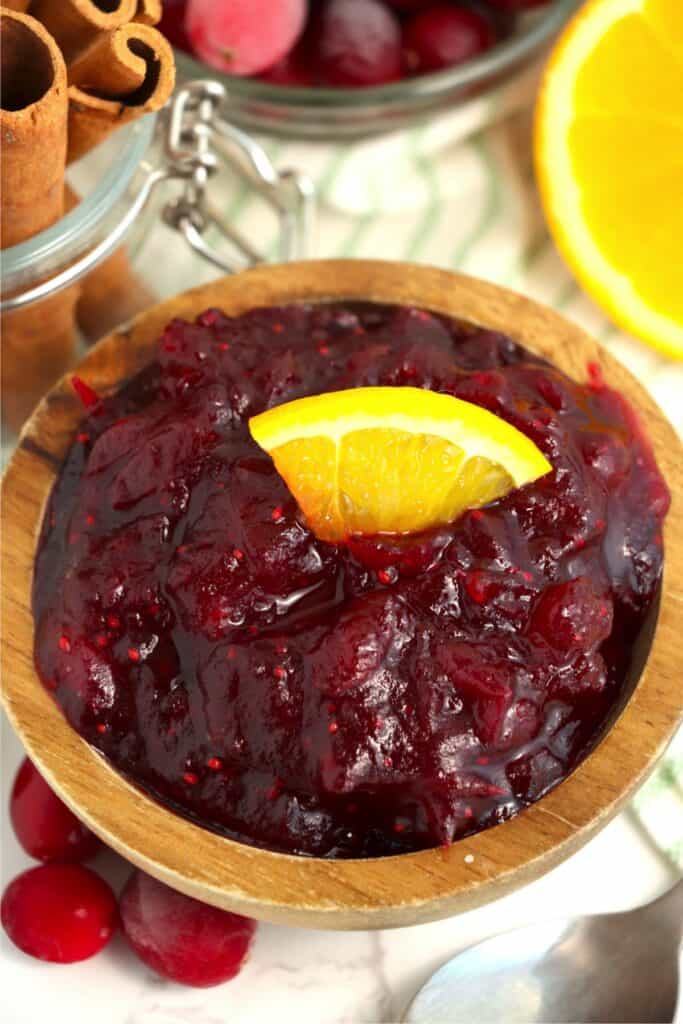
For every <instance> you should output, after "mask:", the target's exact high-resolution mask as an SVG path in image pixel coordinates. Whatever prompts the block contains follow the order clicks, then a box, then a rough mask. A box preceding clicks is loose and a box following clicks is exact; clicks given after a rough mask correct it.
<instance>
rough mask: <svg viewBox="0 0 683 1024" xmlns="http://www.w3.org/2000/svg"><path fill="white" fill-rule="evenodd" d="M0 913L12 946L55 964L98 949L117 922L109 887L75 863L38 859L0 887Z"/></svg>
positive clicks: (97, 951) (110, 934) (66, 961)
mask: <svg viewBox="0 0 683 1024" xmlns="http://www.w3.org/2000/svg"><path fill="white" fill-rule="evenodd" d="M0 917H1V918H2V925H3V928H4V929H5V931H6V932H7V934H8V935H9V937H10V939H11V940H12V942H13V943H14V945H15V946H18V947H19V949H21V950H23V952H24V953H28V955H29V956H34V957H36V959H38V960H49V961H51V962H52V963H59V964H71V963H75V962H76V961H77V960H87V959H88V958H89V957H91V956H94V955H95V953H99V951H100V950H101V949H103V947H104V946H106V945H107V943H108V942H109V940H110V938H111V937H112V935H113V934H114V930H115V928H116V925H117V921H118V915H117V911H116V899H115V897H114V894H113V892H112V891H111V889H110V888H109V886H108V885H107V883H106V882H104V881H102V879H101V878H100V877H99V875H96V874H95V873H94V872H93V871H90V870H89V868H84V867H82V865H80V864H42V865H41V866H40V867H37V868H31V869H30V870H29V871H24V872H23V874H21V875H18V876H17V877H16V878H15V879H14V881H13V882H10V884H9V885H8V886H7V888H6V889H5V892H4V895H3V897H2V904H1V905H0Z"/></svg>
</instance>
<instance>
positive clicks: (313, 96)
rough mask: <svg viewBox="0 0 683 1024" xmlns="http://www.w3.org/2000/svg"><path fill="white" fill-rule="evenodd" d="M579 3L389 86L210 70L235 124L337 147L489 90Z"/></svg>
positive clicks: (189, 65)
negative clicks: (288, 80)
mask: <svg viewBox="0 0 683 1024" xmlns="http://www.w3.org/2000/svg"><path fill="white" fill-rule="evenodd" d="M581 3H583V0H551V2H550V3H549V4H548V6H547V7H544V8H542V9H541V8H539V9H538V10H533V11H529V12H527V13H526V14H523V15H522V16H521V17H519V18H518V20H517V25H516V28H515V31H514V32H513V34H512V35H511V36H510V38H509V39H506V40H504V41H503V42H501V43H499V44H498V45H497V46H495V47H494V48H493V49H491V50H488V51H487V52H486V53H482V54H480V55H479V56H478V57H475V58H473V59H472V60H469V61H467V63H466V64H462V65H459V66H458V67H453V68H446V69H445V70H443V71H437V72H434V73H432V74H427V75H419V76H418V77H416V78H404V79H402V80H401V81H399V82H393V83H391V84H389V85H378V86H371V87H367V88H361V89H358V88H356V89H351V88H346V89H344V88H334V89H330V88H325V89H323V88H308V87H306V88H302V87H296V86H283V85H274V84H273V83H271V82H262V81H259V80H258V79H256V78H239V77H237V76H234V75H231V76H229V75H222V74H220V73H219V72H216V71H214V70H213V69H208V70H210V73H211V75H212V76H215V77H216V79H217V80H218V81H220V82H221V84H222V85H223V86H224V87H225V88H226V90H227V93H228V97H229V102H230V117H231V120H232V121H233V122H234V123H235V124H239V125H241V126H243V127H245V128H247V129H249V130H250V131H263V132H268V133H271V134H274V135H280V136H284V137H287V138H301V139H320V140H325V141H330V140H331V141H335V142H338V141H339V140H340V139H353V138H360V137H363V136H368V135H376V134H377V133H379V132H387V131H395V130H397V129H400V128H406V127H408V126H409V125H412V124H415V123H416V122H420V121H423V120H425V119H426V118H428V117H431V116H433V115H434V114H438V113H442V112H444V111H447V110H453V109H455V108H457V106H458V105H459V104H460V103H462V102H464V101H466V100H468V99H470V98H471V97H472V96H473V95H481V94H484V93H486V92H488V91H489V90H490V89H492V88H493V87H495V86H496V85H500V84H501V83H502V82H504V81H506V80H507V79H508V78H510V77H511V76H512V75H513V74H514V73H515V72H516V71H519V70H520V69H521V68H522V67H523V66H525V65H527V64H529V63H530V62H531V61H532V60H533V59H534V58H535V57H537V56H538V55H539V54H540V53H541V52H542V51H543V50H544V48H545V47H547V45H548V44H549V43H550V41H551V40H552V39H553V38H554V37H555V36H556V35H557V33H558V32H559V31H560V29H561V28H562V27H563V25H564V24H565V23H566V22H567V21H568V20H569V18H570V17H571V16H572V14H574V12H575V11H576V10H577V9H578V8H579V7H580V5H581ZM176 63H177V67H178V72H179V74H180V76H181V77H185V78H194V77H196V76H197V75H201V74H206V73H207V65H205V64H202V63H201V62H200V61H198V60H196V59H195V58H194V57H192V56H191V55H189V54H186V53H182V52H180V51H178V50H176Z"/></svg>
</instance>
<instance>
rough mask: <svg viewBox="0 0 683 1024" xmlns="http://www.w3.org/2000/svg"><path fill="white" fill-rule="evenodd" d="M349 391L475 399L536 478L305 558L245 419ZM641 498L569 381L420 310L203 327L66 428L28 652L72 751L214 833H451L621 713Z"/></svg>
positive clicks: (642, 457) (522, 791)
mask: <svg viewBox="0 0 683 1024" xmlns="http://www.w3.org/2000/svg"><path fill="white" fill-rule="evenodd" d="M513 326H514V325H513ZM372 385H392V386H400V385H411V386H422V387H427V388H432V389H434V390H437V391H442V392H446V393H448V394H453V395H455V396H457V397H458V398H461V399H465V400H467V401H470V402H475V403H477V404H479V405H481V406H483V407H485V408H487V409H489V410H490V411H492V412H494V413H496V414H498V415H500V416H501V417H503V418H504V419H505V420H507V421H509V422H510V423H512V424H513V425H514V426H515V427H517V428H518V429H520V430H521V431H523V432H524V433H526V434H527V435H528V436H529V437H531V438H532V439H533V440H534V441H535V442H536V443H537V444H538V445H539V447H540V448H541V449H542V451H543V452H544V454H545V455H546V456H547V457H548V459H549V460H550V462H551V463H552V465H553V467H554V472H553V473H552V474H549V475H548V476H546V477H543V478H541V479H540V480H538V481H536V482H535V483H533V484H530V485H529V486H527V487H524V488H522V489H519V490H516V491H513V492H512V493H511V494H509V495H508V496H507V497H505V498H503V499H501V500H499V501H497V502H494V503H492V504H491V505H490V506H488V507H486V508H483V509H478V510H474V511H471V512H468V513H466V514H465V515H463V516H462V517H461V518H460V519H459V520H458V521H457V522H455V523H452V524H450V525H449V526H447V527H443V528H440V529H438V530H434V531H430V532H427V533H424V534H422V535H420V536H404V537H387V536H379V537H355V538H350V539H349V542H348V543H347V544H342V545H339V546H333V545H330V544H325V543H323V542H321V541H319V540H318V539H317V538H316V537H315V536H314V535H313V534H312V533H311V532H310V531H309V530H308V529H307V527H306V525H305V523H303V522H302V521H301V518H300V516H299V513H298V510H297V507H296V504H295V502H294V501H293V499H292V497H291V495H290V494H289V492H288V491H287V488H286V486H285V484H284V482H283V481H282V479H281V478H280V477H279V475H278V474H277V472H276V471H275V469H274V466H273V463H272V461H271V459H270V458H269V457H268V456H267V455H266V454H265V453H264V452H262V451H261V450H260V449H259V448H258V447H257V446H256V444H255V443H254V442H253V441H252V439H251V437H250V435H249V431H248V427H247V421H248V418H249V417H250V416H251V415H254V414H256V413H258V412H261V411H262V410H263V409H265V408H267V407H271V406H273V405H276V404H280V403H282V402H286V401H288V400H291V399H294V398H299V397H301V396H303V395H306V394H314V393H320V392H323V391H333V390H339V389H344V388H349V387H355V386H372ZM667 507H668V493H667V490H666V486H665V484H664V482H663V480H662V478H661V476H660V474H659V472H658V470H657V467H656V465H655V463H654V459H653V456H652V453H651V450H650V448H649V446H648V444H647V442H646V441H645V439H644V438H643V435H642V433H641V431H640V429H639V427H638V424H637V423H636V420H635V416H634V415H633V413H632V411H631V410H630V408H629V407H628V405H627V404H626V402H625V401H624V400H623V399H622V398H620V397H619V395H617V394H616V393H615V392H613V391H611V390H610V389H609V388H608V387H607V386H605V383H604V381H602V379H601V377H600V375H599V374H598V373H597V371H596V369H595V368H593V370H592V371H591V376H590V378H589V382H588V384H585V385H582V384H578V383H575V382H573V381H571V380H569V379H568V378H567V377H565V376H564V375H563V374H562V373H561V372H560V371H559V370H557V369H555V368H554V367H552V366H550V365H549V364H548V363H545V362H544V361H542V360H540V359H539V358H537V357H535V356H533V355H531V354H530V353H529V352H527V351H526V350H524V349H523V348H521V347H520V346H519V345H517V344H515V343H514V342H513V341H511V340H510V339H509V338H507V337H505V336H503V335H501V334H496V333H494V332H492V331H488V330H484V329H475V328H472V327H467V326H464V325H460V324H457V323H455V322H454V321H452V320H449V319H447V318H445V317H441V316H438V315H435V314H430V313H428V312H426V311H424V310H419V309H409V308H401V307H390V306H376V305H371V304H353V303H349V304H346V305H344V306H341V305H322V306H304V305H302V306H290V307H284V308H273V309H260V310H253V311H251V312H249V313H245V314H244V315H242V316H240V317H236V318H230V317H227V316H225V315H223V314H222V313H220V312H218V311H216V310H208V311H207V312H205V313H203V314H202V315H201V316H200V317H198V319H197V321H196V322H195V323H192V324H190V323H185V322H181V321H174V322H173V323H171V324H170V325H169V326H168V328H167V329H166V331H165V332H164V335H163V337H162V338H161V339H160V342H159V346H158V352H157V356H156V360H155V361H154V362H153V364H152V365H151V366H150V367H149V368H148V369H147V370H145V371H144V372H143V373H141V374H140V375H139V376H137V377H136V378H134V379H133V380H131V381H130V382H129V384H128V385H126V386H125V387H124V388H123V390H122V391H121V392H120V393H119V394H118V395H116V396H112V397H108V398H105V399H103V400H102V401H101V402H99V403H98V404H97V406H96V407H94V408H93V409H92V410H91V411H90V412H89V413H88V414H87V415H86V417H85V419H84V421H83V423H82V425H81V426H80V427H79V428H78V432H77V435H76V440H75V441H74V444H73V446H72V448H71V450H70V451H69V453H68V455H67V458H66V461H65V463H64V466H63V468H62V471H61V475H60V477H59V480H58V481H57V483H56V486H55V489H54V492H53V495H52V497H51V500H50V503H49V507H48V512H47V514H46V517H45V522H44V526H43V533H42V538H41V542H40V547H39V552H38V556H37V562H36V573H35V586H34V613H35V620H36V663H37V666H38V670H39V673H40V676H41V678H42V680H43V682H44V684H45V686H46V687H47V688H48V689H49V690H50V691H51V692H52V693H53V694H54V696H55V699H56V700H57V702H58V703H59V704H60V705H61V707H62V709H63V711H64V713H65V715H66V717H67V718H68V720H69V721H70V722H71V724H72V725H73V726H74V727H75V728H76V729H77V730H78V732H79V733H80V734H81V735H82V736H83V737H84V738H85V739H86V740H87V741H88V742H90V743H91V744H93V745H94V746H96V747H97V748H98V749H99V750H100V751H102V752H103V753H104V754H105V755H106V756H107V757H108V758H109V760H110V761H111V762H112V764H113V765H115V766H116V767H117V768H118V769H119V770H121V771H122V772H124V773H125V774H126V775H127V776H129V777H130V778H132V779H133V780H134V781H135V782H136V783H137V784H139V785H141V786H143V787H144V788H145V789H146V790H147V791H149V792H150V793H151V794H153V795H155V796H156V797H157V798H158V799H159V800H161V801H162V802H163V803H165V804H166V805H168V806H169V807H172V808H174V809H175V810H177V811H180V812H181V813H183V814H186V815H188V816H189V817H191V818H193V819H194V820H197V821H200V822H202V823H204V824H205V825H207V826H208V827H210V828H212V829H214V830H216V831H218V832H221V833H224V834H227V835H231V836H234V837H237V838H240V839H242V840H245V841H248V842H252V843H255V844H258V845H261V846H265V847H269V848H272V849H277V850H283V851H288V852H297V853H305V854H315V855H320V856H332V857H348V856H377V855H381V854H386V853H399V852H404V851H409V850H416V849H422V848H425V847H430V846H434V845H437V844H440V843H447V842H450V841H451V840H453V839H455V838H458V837H459V836H463V835H467V834H469V833H472V832H475V831H477V830H478V829H481V828H485V827H487V826H489V825H493V824H495V823H496V822H498V821H500V820H503V819H505V818H507V817H509V816H510V815H511V814H514V813H516V812H517V811H519V810H520V809H521V808H523V807H524V806H526V805H527V804H528V803H530V802H532V801H534V800H536V799H538V798H539V797H540V796H542V795H543V794H544V793H545V792H547V791H548V790H549V789H550V788H552V786H554V785H556V784H557V783H558V782H559V781H560V780H561V779H563V778H565V777H566V776H567V775H568V774H569V772H571V771H572V769H573V768H574V767H575V766H576V764H577V763H578V762H579V761H580V759H581V758H582V757H583V756H584V755H585V753H586V752H587V751H588V750H589V749H590V748H591V747H592V746H593V745H594V744H595V742H596V741H597V739H598V738H599V737H600V735H601V734H602V733H603V732H604V731H605V729H606V728H607V727H608V725H609V723H610V722H611V721H612V720H613V718H614V716H615V714H616V713H617V711H618V710H619V708H620V707H621V706H622V705H623V703H624V701H625V699H626V698H627V696H628V687H629V685H630V684H629V683H627V681H626V680H627V679H628V673H629V671H630V669H631V667H632V661H633V657H634V653H633V652H634V645H635V643H636V641H637V637H638V634H639V632H640V630H641V628H642V627H643V625H644V622H645V619H646V617H647V615H648V612H649V610H650V608H651V606H652V603H653V598H654V596H655V594H656V591H657V587H658V584H659V579H660V574H661V568H662V547H661V545H662V534H661V527H662V520H663V517H664V515H665V513H666V510H667Z"/></svg>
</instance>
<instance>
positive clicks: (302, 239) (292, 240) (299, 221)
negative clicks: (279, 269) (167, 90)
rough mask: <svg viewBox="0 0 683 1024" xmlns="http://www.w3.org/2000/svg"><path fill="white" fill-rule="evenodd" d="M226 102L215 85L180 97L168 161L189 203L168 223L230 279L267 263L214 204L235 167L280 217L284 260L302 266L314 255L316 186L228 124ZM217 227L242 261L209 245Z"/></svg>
mask: <svg viewBox="0 0 683 1024" xmlns="http://www.w3.org/2000/svg"><path fill="white" fill-rule="evenodd" d="M225 101H226V90H225V89H224V87H223V86H222V85H221V84H220V82H216V81H212V80H210V79H208V80H202V81H196V82H191V83H190V84H189V85H187V86H185V87H184V88H183V89H181V90H180V92H179V93H178V95H177V97H176V100H175V102H174V103H173V106H172V107H171V109H170V116H169V119H168V129H167V133H166V155H167V157H168V160H169V163H170V165H171V166H172V167H174V168H176V170H178V171H179V172H181V173H183V174H186V175H187V177H186V183H185V190H184V192H183V195H182V196H180V197H178V198H177V199H174V200H172V201H171V202H169V203H167V204H166V206H165V207H164V210H163V217H164V220H165V221H166V223H167V224H169V225H170V226H171V227H173V228H175V229H176V230H177V231H180V232H181V234H182V235H183V236H184V237H185V240H186V241H187V243H188V244H189V245H190V246H191V247H192V248H193V249H194V250H195V252H197V253H199V255H201V256H203V257H204V259H207V260H209V261H210V262H211V263H213V264H214V265H215V266H217V267H219V268H220V269H221V270H224V271H226V272H227V273H233V272H235V271H237V270H241V269H243V268H244V267H245V266H248V265H250V264H254V263H262V262H264V261H265V256H264V254H263V253H261V252H259V250H258V249H257V248H256V247H255V246H254V245H253V244H252V243H251V242H250V241H249V240H248V239H247V238H245V237H244V236H243V235H242V234H241V233H240V232H238V231H237V230H236V229H235V228H234V227H233V226H232V225H231V224H230V223H229V222H228V221H227V220H226V219H225V217H224V216H223V215H222V214H221V212H220V210H219V209H218V207H217V206H216V204H215V203H214V202H212V201H211V197H210V194H209V192H210V190H209V188H208V184H209V181H210V179H211V177H212V176H213V175H214V174H216V172H217V171H219V170H220V168H221V167H222V166H223V165H224V164H228V165H230V166H231V168H232V169H233V170H234V171H235V172H236V173H237V174H239V175H240V176H241V177H243V178H245V179H246V180H247V181H248V182H249V183H250V184H251V185H252V186H253V187H254V188H255V189H256V190H257V191H258V193H259V194H260V195H261V196H262V198H263V199H264V200H265V201H266V202H267V203H269V204H270V205H271V207H272V208H273V210H274V212H275V214H276V216H277V217H278V219H279V222H280V236H279V257H280V259H281V260H283V261H288V260H292V259H300V258H302V257H304V256H305V255H306V242H307V240H308V238H309V236H310V233H311V220H312V216H313V202H314V188H313V184H312V182H311V181H310V179H309V178H308V177H307V176H306V175H304V174H301V173H299V172H297V171H292V170H283V171H278V170H277V169H276V168H275V167H274V166H273V163H272V162H271V160H270V158H269V156H268V154H267V153H266V151H265V150H264V149H263V147H262V146H260V145H259V144H258V143H257V142H255V141H254V139H252V138H251V137H250V136H249V135H247V134H246V133H245V132H243V131H240V129H239V128H236V127H235V126H234V125H232V124H230V123H229V122H228V121H226V120H225V118H224V117H223V116H221V110H222V108H223V106H224V104H225ZM210 226H214V227H215V228H217V229H218V231H219V232H220V234H221V235H222V236H223V237H224V238H226V239H227V240H228V241H229V242H230V243H231V244H232V246H233V247H234V248H235V249H236V250H237V251H238V253H239V255H237V256H235V255H231V256H229V255H227V254H226V253H223V252H220V251H218V250H217V249H216V248H213V247H211V246H210V245H209V244H208V243H207V242H206V240H205V238H204V237H203V234H204V232H205V230H206V229H207V228H208V227H210Z"/></svg>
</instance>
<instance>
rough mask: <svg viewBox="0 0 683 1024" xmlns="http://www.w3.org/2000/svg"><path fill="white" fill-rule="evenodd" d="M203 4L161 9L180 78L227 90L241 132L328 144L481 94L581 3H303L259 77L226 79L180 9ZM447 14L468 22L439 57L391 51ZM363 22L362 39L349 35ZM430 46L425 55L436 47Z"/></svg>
mask: <svg viewBox="0 0 683 1024" xmlns="http://www.w3.org/2000/svg"><path fill="white" fill-rule="evenodd" d="M209 2H210V0H167V2H166V6H167V8H168V9H167V11H166V13H165V15H164V20H163V22H162V29H163V30H164V31H166V33H167V34H168V36H169V38H170V39H171V41H172V42H173V44H174V46H176V48H177V53H176V57H177V63H178V69H179V72H180V75H181V76H182V77H184V78H206V77H207V76H209V77H216V78H218V80H219V81H220V82H221V83H222V84H223V85H224V86H225V87H226V89H227V90H228V93H229V99H230V111H231V119H232V120H234V121H235V123H237V124H239V125H241V126H243V127H245V128H247V129H250V130H255V131H266V132H270V133H273V134H277V135H284V136H288V137H293V138H319V139H330V140H339V139H340V138H357V137H362V136H366V135H373V134H379V133H382V132H386V131H390V130H395V129H399V128H402V127H406V126H408V125H410V124H414V123H416V122H419V121H421V120H424V119H425V118H428V117H431V116H433V115H435V114H437V113H439V112H440V111H445V110H452V109H453V108H454V106H457V105H458V104H459V103H462V102H465V101H466V100H467V99H468V98H470V97H472V96H473V95H477V94H481V93H485V92H486V91H488V90H490V89H492V88H494V87H495V86H496V85H498V84H500V83H502V82H503V81H505V79H507V78H508V77H510V76H512V75H513V74H514V73H515V72H516V71H519V70H520V69H522V68H523V67H524V66H525V65H527V64H528V63H529V62H531V61H532V60H533V59H534V57H536V56H537V55H540V54H541V53H542V52H543V50H544V48H545V47H547V45H548V44H549V43H550V42H551V40H552V39H553V38H554V37H555V36H556V35H557V33H558V32H559V31H560V29H561V28H562V27H563V25H564V24H565V22H566V21H567V20H568V19H569V17H570V16H571V15H572V14H573V13H574V12H575V11H576V10H577V9H578V7H579V6H580V0H547V2H544V3H542V4H541V5H540V6H537V5H535V4H531V3H530V0H315V2H314V0H309V4H308V9H309V17H308V21H307V23H306V25H305V27H304V28H303V30H302V31H301V32H300V33H299V34H298V35H297V37H296V40H295V42H294V43H293V45H290V47H289V49H287V52H285V53H284V54H283V55H281V56H279V57H276V58H274V59H273V63H272V64H271V65H270V66H269V67H265V66H264V67H263V69H262V70H261V71H260V72H255V75H256V76H257V77H245V76H244V75H242V74H233V75H227V74H224V73H223V70H222V69H223V68H224V67H225V64H224V62H223V60H222V58H221V57H219V58H218V60H217V61H215V62H214V66H211V65H209V64H206V63H203V62H202V61H201V60H199V59H198V58H197V56H196V54H195V53H193V47H192V40H191V38H190V36H189V35H188V33H187V31H186V28H187V24H188V23H189V19H188V20H187V21H186V20H185V13H186V9H188V4H190V5H191V4H193V3H196V4H197V5H198V8H199V5H201V6H202V8H203V7H205V6H206V5H208V4H209ZM261 2H262V3H266V2H267V0H261ZM169 3H170V6H169ZM443 7H446V8H451V9H452V10H453V11H456V12H457V11H460V12H463V11H464V12H465V15H464V17H463V15H462V13H461V14H460V17H461V18H462V19H463V23H464V22H465V21H467V22H468V23H469V24H467V25H466V26H463V32H464V35H463V37H462V39H456V40H455V42H453V41H451V43H450V44H449V46H448V47H447V48H446V50H445V51H444V50H442V49H441V48H440V47H437V50H438V51H439V56H438V57H437V58H434V57H433V56H432V57H431V59H429V60H426V61H414V60H413V59H412V57H411V58H410V59H409V60H408V61H406V59H405V56H404V57H403V59H401V56H400V49H403V50H405V46H399V47H398V48H397V39H398V36H399V35H400V34H402V33H405V30H406V27H407V25H408V22H410V21H411V20H412V19H413V18H415V17H416V16H426V15H429V19H428V21H429V20H430V19H433V18H434V15H433V13H430V12H433V11H434V10H435V9H438V8H443ZM527 8H528V9H527ZM351 13H353V14H354V18H353V19H351V18H350V17H349V15H350V14H351ZM456 17H457V15H456ZM359 19H362V25H363V32H362V33H361V39H360V42H359V41H358V40H356V39H355V31H356V29H355V28H354V23H356V24H357V23H358V22H359ZM475 19H476V20H477V21H478V22H479V28H478V30H477V32H476V35H477V43H476V45H473V41H472V27H471V22H472V21H473V20H475ZM330 22H333V23H334V25H335V26H336V27H334V30H333V31H330V26H329V23H330ZM482 22H483V23H485V24H486V25H488V26H489V32H488V33H487V32H486V31H485V29H484V28H483V27H482V25H481V23H482ZM456 32H457V33H459V32H460V29H456ZM287 38H289V37H287ZM451 38H452V37H451ZM226 40H227V42H228V43H230V42H231V37H226ZM200 49H201V51H202V52H205V51H204V50H203V49H202V48H201V47H200ZM227 49H228V50H231V46H230V45H227ZM275 49H277V47H275ZM428 49H429V51H430V53H431V52H432V49H433V47H431V46H430V47H428ZM345 53H347V56H344V54H345ZM397 55H398V56H397ZM216 64H217V65H218V66H215V65H216ZM446 64H448V65H450V66H443V65H446Z"/></svg>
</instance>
